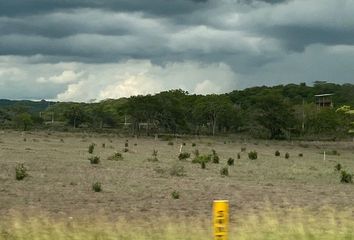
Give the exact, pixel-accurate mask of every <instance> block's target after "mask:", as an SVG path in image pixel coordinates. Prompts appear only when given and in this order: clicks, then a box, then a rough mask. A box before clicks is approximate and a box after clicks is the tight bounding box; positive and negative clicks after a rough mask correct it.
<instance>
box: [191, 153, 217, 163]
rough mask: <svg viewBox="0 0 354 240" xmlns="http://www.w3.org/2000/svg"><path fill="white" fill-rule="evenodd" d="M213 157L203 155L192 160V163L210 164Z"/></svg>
mask: <svg viewBox="0 0 354 240" xmlns="http://www.w3.org/2000/svg"><path fill="white" fill-rule="evenodd" d="M211 157H212V156H211V155H201V156H198V157H195V158H194V159H193V160H192V163H202V162H205V163H208V162H210V161H211Z"/></svg>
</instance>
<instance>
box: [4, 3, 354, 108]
mask: <svg viewBox="0 0 354 240" xmlns="http://www.w3.org/2000/svg"><path fill="white" fill-rule="evenodd" d="M317 80H323V81H329V82H336V83H354V0H0V98H9V99H55V100H61V101H89V100H91V99H96V100H102V99H106V98H118V97H126V96H131V95H136V94H147V93H156V92H159V91H163V90H169V89H176V88H182V89H184V90H187V91H189V92H190V93H198V94H199V93H200V94H207V93H222V92H230V91H232V90H234V89H243V88H246V87H251V86H257V85H276V84H287V83H300V82H306V83H308V84H311V83H313V82H314V81H317Z"/></svg>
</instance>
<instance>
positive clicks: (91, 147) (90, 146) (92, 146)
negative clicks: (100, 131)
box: [88, 143, 95, 154]
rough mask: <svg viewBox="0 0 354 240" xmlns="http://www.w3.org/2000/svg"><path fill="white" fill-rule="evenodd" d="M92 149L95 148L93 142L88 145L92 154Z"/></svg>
mask: <svg viewBox="0 0 354 240" xmlns="http://www.w3.org/2000/svg"><path fill="white" fill-rule="evenodd" d="M94 149H95V144H94V143H91V144H90V145H89V148H88V152H89V154H92V153H93V150H94Z"/></svg>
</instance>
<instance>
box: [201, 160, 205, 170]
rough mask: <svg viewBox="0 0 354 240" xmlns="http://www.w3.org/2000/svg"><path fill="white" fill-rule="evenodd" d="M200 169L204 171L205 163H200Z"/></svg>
mask: <svg viewBox="0 0 354 240" xmlns="http://www.w3.org/2000/svg"><path fill="white" fill-rule="evenodd" d="M200 167H201V168H202V169H205V168H206V162H204V161H202V162H201V163H200Z"/></svg>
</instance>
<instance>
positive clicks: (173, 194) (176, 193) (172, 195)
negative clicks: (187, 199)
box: [171, 191, 179, 199]
mask: <svg viewBox="0 0 354 240" xmlns="http://www.w3.org/2000/svg"><path fill="white" fill-rule="evenodd" d="M171 197H172V198H173V199H179V192H177V191H173V192H172V193H171Z"/></svg>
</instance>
